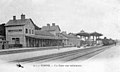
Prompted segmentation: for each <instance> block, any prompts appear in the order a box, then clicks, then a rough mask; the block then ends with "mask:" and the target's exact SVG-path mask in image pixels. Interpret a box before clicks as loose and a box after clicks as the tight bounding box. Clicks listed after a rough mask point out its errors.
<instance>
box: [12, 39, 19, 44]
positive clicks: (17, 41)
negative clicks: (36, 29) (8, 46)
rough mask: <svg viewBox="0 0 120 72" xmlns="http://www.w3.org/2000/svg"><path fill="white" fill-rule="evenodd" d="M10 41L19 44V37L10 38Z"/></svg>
mask: <svg viewBox="0 0 120 72" xmlns="http://www.w3.org/2000/svg"><path fill="white" fill-rule="evenodd" d="M12 41H13V42H14V43H15V44H20V38H12Z"/></svg>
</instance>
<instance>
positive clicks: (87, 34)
mask: <svg viewBox="0 0 120 72" xmlns="http://www.w3.org/2000/svg"><path fill="white" fill-rule="evenodd" d="M76 35H79V36H89V33H87V32H85V31H84V30H81V31H80V32H79V33H77V34H76Z"/></svg>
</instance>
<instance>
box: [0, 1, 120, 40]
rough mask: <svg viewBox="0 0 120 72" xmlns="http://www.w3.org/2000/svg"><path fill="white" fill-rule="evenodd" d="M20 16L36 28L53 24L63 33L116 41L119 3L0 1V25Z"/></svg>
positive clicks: (119, 14) (119, 35) (119, 26)
mask: <svg viewBox="0 0 120 72" xmlns="http://www.w3.org/2000/svg"><path fill="white" fill-rule="evenodd" d="M22 13H23V14H25V15H26V18H31V19H32V20H33V22H34V23H35V24H36V25H38V26H39V27H42V26H45V25H46V24H47V23H50V24H51V23H56V25H59V26H60V28H61V30H62V31H67V33H69V32H72V33H78V32H80V31H81V30H84V31H86V32H94V31H96V32H100V33H102V34H103V35H104V36H107V37H108V38H113V39H120V0H0V23H6V22H8V21H9V20H10V19H12V17H13V16H14V15H15V16H17V19H20V15H21V14H22Z"/></svg>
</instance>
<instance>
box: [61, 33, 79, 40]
mask: <svg viewBox="0 0 120 72" xmlns="http://www.w3.org/2000/svg"><path fill="white" fill-rule="evenodd" d="M62 34H63V33H62ZM63 35H64V36H66V37H67V38H74V39H79V38H78V37H77V36H75V35H72V34H70V35H68V34H63Z"/></svg>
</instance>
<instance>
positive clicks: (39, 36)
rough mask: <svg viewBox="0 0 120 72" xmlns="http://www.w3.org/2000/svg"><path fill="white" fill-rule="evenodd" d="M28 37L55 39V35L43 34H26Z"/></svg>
mask: <svg viewBox="0 0 120 72" xmlns="http://www.w3.org/2000/svg"><path fill="white" fill-rule="evenodd" d="M26 36H27V37H32V38H38V39H55V38H54V37H53V36H43V35H26Z"/></svg>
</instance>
